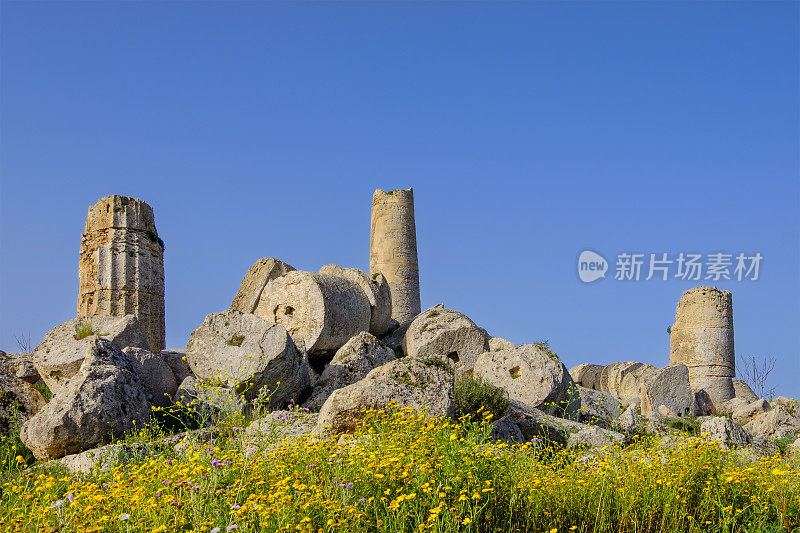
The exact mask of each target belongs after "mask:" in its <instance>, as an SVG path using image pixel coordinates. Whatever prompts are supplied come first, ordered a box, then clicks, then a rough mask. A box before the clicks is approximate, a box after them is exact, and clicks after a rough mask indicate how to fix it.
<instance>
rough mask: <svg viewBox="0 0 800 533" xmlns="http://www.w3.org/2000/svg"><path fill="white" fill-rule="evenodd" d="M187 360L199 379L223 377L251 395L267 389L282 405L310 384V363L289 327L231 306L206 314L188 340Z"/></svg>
mask: <svg viewBox="0 0 800 533" xmlns="http://www.w3.org/2000/svg"><path fill="white" fill-rule="evenodd" d="M186 359H187V361H188V362H189V366H190V367H191V369H192V372H193V373H194V375H195V376H197V377H198V378H199V379H201V380H219V381H220V382H221V383H223V384H224V385H225V386H227V387H230V388H232V389H234V390H236V392H238V393H239V394H242V395H244V396H245V397H246V398H253V397H255V395H256V394H257V393H258V390H259V389H260V388H261V387H267V388H269V389H270V390H272V391H274V392H273V396H272V401H273V402H274V403H275V404H280V403H285V402H289V401H291V400H295V399H297V398H298V397H299V396H300V394H301V393H302V392H303V391H304V390H305V389H306V387H308V386H309V382H308V371H307V369H306V366H307V365H308V362H307V360H306V358H305V357H304V354H302V353H301V352H300V351H299V350H298V349H297V347H296V346H295V344H294V342H293V341H292V339H291V337H290V336H289V334H288V333H287V332H286V330H285V329H284V328H283V327H281V326H279V325H273V324H270V323H269V322H267V321H266V320H264V319H263V318H261V317H259V316H256V315H253V314H245V313H241V312H239V311H231V310H228V311H223V312H222V313H212V314H210V315H208V316H206V318H205V320H204V321H203V323H202V324H201V325H200V327H198V328H197V329H196V330H194V331H193V332H192V335H191V337H190V338H189V342H188V343H187V344H186ZM278 382H280V386H278Z"/></svg>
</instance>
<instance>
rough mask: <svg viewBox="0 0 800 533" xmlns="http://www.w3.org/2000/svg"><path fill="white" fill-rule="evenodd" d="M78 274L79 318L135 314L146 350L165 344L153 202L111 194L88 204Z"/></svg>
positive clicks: (161, 257) (159, 252) (161, 270)
mask: <svg viewBox="0 0 800 533" xmlns="http://www.w3.org/2000/svg"><path fill="white" fill-rule="evenodd" d="M78 279H79V287H80V288H79V293H78V316H79V317H90V316H97V315H107V316H117V317H121V316H125V315H135V316H136V317H137V318H138V319H139V323H140V324H141V326H142V329H143V330H144V333H145V336H146V337H147V341H148V343H149V344H150V349H151V350H152V351H153V352H155V353H159V352H160V351H161V350H163V349H164V243H163V241H162V240H161V239H160V238H159V236H158V232H157V231H156V224H155V219H154V216H153V208H152V207H150V206H149V205H147V204H146V203H145V202H143V201H141V200H137V199H136V198H129V197H127V196H118V195H116V194H114V195H110V196H106V197H104V198H101V199H100V200H98V202H97V203H96V204H94V205H93V206H91V207H89V214H88V215H87V217H86V229H85V232H84V233H83V235H82V236H81V249H80V259H79V263H78Z"/></svg>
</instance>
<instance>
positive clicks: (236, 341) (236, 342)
mask: <svg viewBox="0 0 800 533" xmlns="http://www.w3.org/2000/svg"><path fill="white" fill-rule="evenodd" d="M243 342H244V337H243V336H242V335H234V336H233V337H231V338H230V339H228V340H227V341H225V344H227V345H228V346H237V347H238V346H241V345H242V343H243Z"/></svg>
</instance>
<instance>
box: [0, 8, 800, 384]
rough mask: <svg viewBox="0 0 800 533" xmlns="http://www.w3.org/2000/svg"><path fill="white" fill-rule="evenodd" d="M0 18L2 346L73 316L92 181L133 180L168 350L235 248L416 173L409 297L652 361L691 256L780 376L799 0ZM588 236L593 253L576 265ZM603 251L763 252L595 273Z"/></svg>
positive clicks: (233, 285)
mask: <svg viewBox="0 0 800 533" xmlns="http://www.w3.org/2000/svg"><path fill="white" fill-rule="evenodd" d="M0 20H1V21H2V22H1V24H2V27H1V28H0V30H2V31H0V60H1V63H0V69H1V70H0V75H1V76H2V77H1V78H0V112H1V113H2V115H1V117H0V118H1V122H0V134H1V135H2V137H0V141H1V142H0V155H1V156H2V159H1V161H0V165H1V166H0V172H1V175H2V187H1V188H0V194H1V195H2V196H1V197H0V250H1V251H0V254H1V255H0V269H1V270H0V348H2V349H5V350H7V351H16V349H17V347H16V342H15V340H14V336H15V335H18V334H25V335H27V334H29V335H30V336H31V339H32V341H33V343H34V344H36V343H38V342H39V341H40V340H41V339H42V337H43V335H44V333H45V332H47V331H48V330H49V329H50V328H52V327H54V326H55V325H57V324H59V323H61V322H64V321H66V320H68V319H70V318H73V317H74V316H75V313H76V298H77V293H78V248H79V244H80V234H81V231H82V229H83V224H84V220H85V217H86V211H87V208H88V206H89V205H90V204H93V203H94V202H96V201H97V199H98V198H100V197H102V196H105V195H107V194H112V193H114V194H122V195H127V196H134V197H137V198H141V199H143V200H145V201H147V202H148V203H149V204H150V205H152V206H153V208H154V209H155V214H156V223H157V226H158V231H159V234H160V235H161V237H162V238H163V239H164V241H165V242H166V252H165V271H166V312H167V345H168V347H170V348H176V349H180V348H182V347H184V346H185V344H186V341H187V339H188V337H189V335H190V333H191V332H192V330H193V329H194V328H196V327H197V326H198V325H199V324H200V323H201V322H202V320H203V317H204V316H205V315H207V314H209V313H212V312H217V311H221V310H223V309H226V308H227V307H228V306H229V305H230V301H231V299H232V298H233V296H234V294H235V293H236V290H237V288H238V286H239V283H240V281H241V278H242V276H243V275H244V273H245V272H246V270H247V268H248V267H249V266H250V265H251V264H252V263H253V262H254V261H255V260H256V259H258V258H259V257H266V256H274V257H278V258H280V259H283V260H284V261H286V262H288V263H290V264H292V265H293V266H295V267H297V268H300V269H313V270H316V269H318V268H319V267H320V266H322V265H324V264H327V263H338V264H341V265H344V266H355V267H359V268H363V269H366V268H367V267H368V253H369V216H370V203H371V197H372V192H373V190H374V189H375V188H378V187H380V188H383V189H391V188H407V187H412V186H413V187H414V191H415V197H416V214H417V236H418V243H419V259H420V278H421V284H422V301H423V306H432V305H435V304H437V303H439V302H444V303H445V304H446V305H447V306H448V307H450V308H453V309H457V310H459V311H462V312H464V313H466V314H467V315H468V316H470V317H471V318H472V319H473V320H474V321H475V322H477V323H478V324H479V325H481V326H483V327H485V328H486V329H487V330H489V331H490V332H491V333H492V334H494V335H497V336H502V337H505V338H508V339H509V340H511V341H513V342H515V343H524V342H534V341H539V340H543V339H547V340H549V342H550V345H551V346H552V347H553V349H554V350H555V351H556V352H557V353H558V354H559V355H560V356H561V358H562V360H563V361H564V362H565V364H566V365H567V366H568V367H570V366H572V365H574V364H577V363H580V362H595V363H610V362H615V361H625V360H640V361H646V362H650V363H653V364H655V365H657V366H664V365H666V364H668V359H669V336H668V334H667V332H666V328H667V326H669V325H670V324H671V323H672V322H673V320H674V315H675V306H676V304H677V301H678V299H679V297H680V295H681V292H682V291H684V290H686V289H688V288H691V287H693V286H697V285H700V284H704V283H710V284H715V285H717V286H719V287H721V288H724V289H729V290H731V291H733V299H734V318H735V328H736V330H735V331H736V334H735V335H736V349H737V352H738V353H739V354H741V355H745V356H749V355H755V356H758V357H774V358H776V359H777V366H776V370H775V372H774V373H773V375H772V378H771V384H772V385H773V386H775V387H776V388H777V392H778V393H779V394H784V395H792V396H800V153H799V152H798V146H799V145H798V141H799V140H800V128H799V127H798V124H799V122H800V105H799V104H798V101H799V98H798V90H799V87H800V77H799V76H798V71H799V66H800V22H799V21H800V3H798V2H708V3H703V2H657V3H647V2H613V3H612V2H601V3H587V2H576V3H560V2H530V3H524V2H504V3H497V2H486V3H483V2H469V3H459V2H447V3H433V2H429V3H425V2H414V3H386V2H380V3H379V2H374V3H372V2H356V3H330V2H326V3H308V2H301V3H274V2H253V3H248V2H223V3H214V2H170V3H166V2H125V3H120V2H74V3H70V2H58V3H46V2H8V1H4V2H2V4H0ZM586 249H589V250H593V251H595V252H598V253H600V254H601V255H602V256H603V257H605V258H606V260H608V262H609V263H610V270H609V272H608V273H607V275H606V278H605V279H600V280H597V281H595V282H593V283H583V282H581V280H580V279H579V277H578V271H577V259H578V255H579V254H580V252H581V251H583V250H586ZM623 252H635V253H643V254H646V256H645V260H646V263H647V261H649V254H650V253H655V254H657V256H658V257H659V258H660V257H661V254H663V253H667V254H668V258H671V259H674V258H675V257H676V256H677V254H679V253H681V252H684V253H689V252H694V253H700V254H703V256H704V258H705V257H707V255H708V254H712V253H718V252H723V253H729V254H734V255H736V254H738V253H745V254H746V255H747V256H752V255H754V254H755V253H760V254H761V255H762V256H763V261H762V262H761V264H760V270H759V277H758V279H757V280H755V281H753V280H750V279H745V280H742V281H738V280H736V279H732V280H730V281H728V280H724V279H721V280H719V281H713V280H712V281H703V280H701V281H693V280H682V279H676V278H675V277H674V274H675V273H676V270H675V269H676V268H677V267H675V265H674V264H673V265H672V268H673V270H672V271H671V272H670V273H669V276H670V279H669V280H668V281H662V280H661V279H660V277H658V276H657V277H656V279H651V280H649V281H645V280H644V279H640V280H639V281H635V280H625V281H620V280H615V279H614V270H615V263H616V261H617V255H618V254H620V253H623ZM647 267H648V265H647V264H645V266H644V268H645V270H644V271H643V273H642V278H644V277H646V270H647ZM731 270H732V269H731ZM732 273H733V272H732V271H731V274H732ZM703 275H705V272H703ZM731 277H734V276H731Z"/></svg>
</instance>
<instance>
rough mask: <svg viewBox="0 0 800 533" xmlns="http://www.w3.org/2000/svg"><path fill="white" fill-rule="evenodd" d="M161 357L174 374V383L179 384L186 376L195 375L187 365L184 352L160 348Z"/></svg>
mask: <svg viewBox="0 0 800 533" xmlns="http://www.w3.org/2000/svg"><path fill="white" fill-rule="evenodd" d="M161 358H162V359H163V360H164V362H165V363H167V365H169V368H170V370H172V375H173V376H175V383H177V384H178V385H180V384H181V383H183V380H184V379H186V378H188V377H195V375H194V373H193V372H192V369H191V368H190V367H189V362H188V361H187V360H186V352H179V351H177V350H161Z"/></svg>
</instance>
